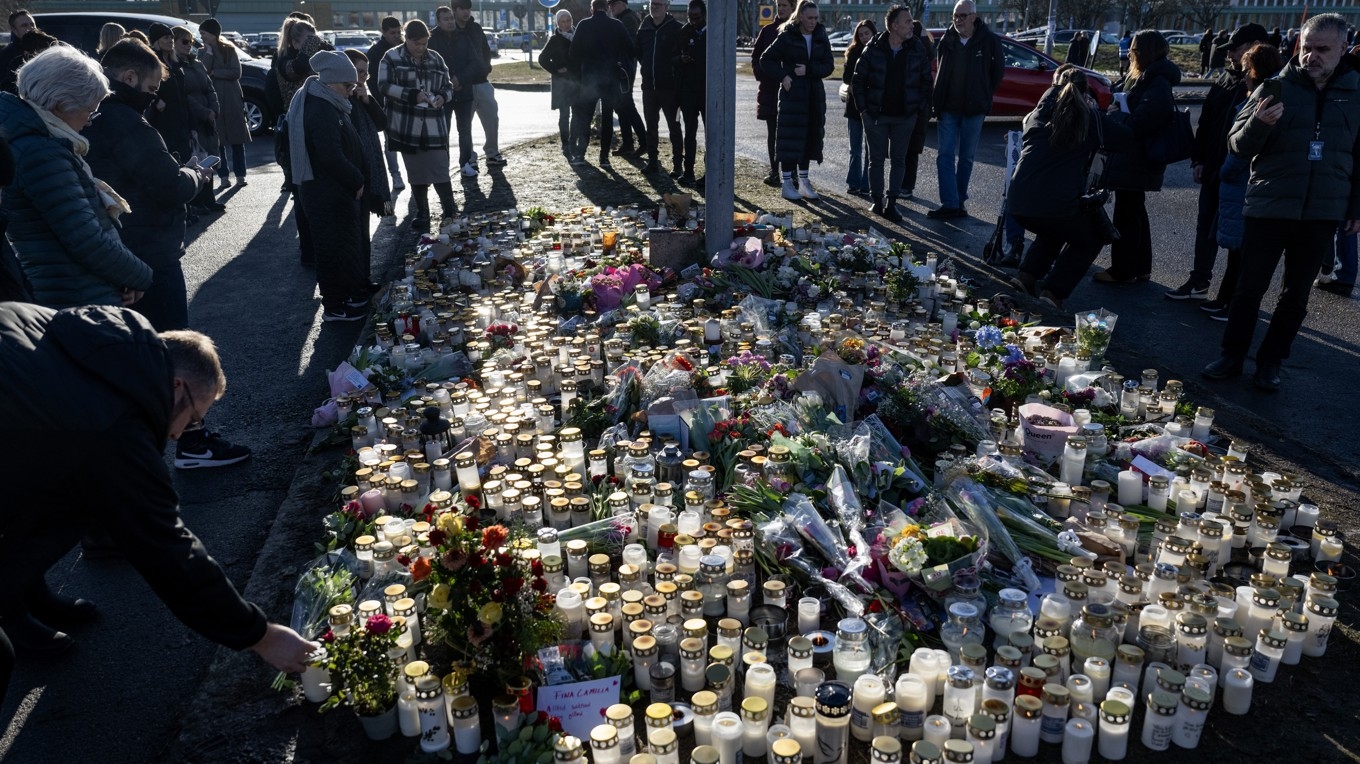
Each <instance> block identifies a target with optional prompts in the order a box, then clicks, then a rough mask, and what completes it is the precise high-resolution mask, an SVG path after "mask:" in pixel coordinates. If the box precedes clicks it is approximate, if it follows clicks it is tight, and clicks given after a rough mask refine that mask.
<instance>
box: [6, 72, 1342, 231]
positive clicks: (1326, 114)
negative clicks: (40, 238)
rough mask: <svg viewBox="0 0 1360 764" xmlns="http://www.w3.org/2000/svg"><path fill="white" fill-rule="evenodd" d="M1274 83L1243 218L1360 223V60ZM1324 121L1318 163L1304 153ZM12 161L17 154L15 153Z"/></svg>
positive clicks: (1252, 135)
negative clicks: (1275, 114)
mask: <svg viewBox="0 0 1360 764" xmlns="http://www.w3.org/2000/svg"><path fill="white" fill-rule="evenodd" d="M1278 79H1279V80H1280V83H1281V93H1280V100H1281V102H1282V103H1283V104H1284V114H1283V116H1281V117H1280V120H1279V121H1278V122H1276V123H1275V124H1274V125H1267V124H1266V123H1264V122H1262V121H1260V120H1258V119H1256V118H1255V114H1256V104H1257V102H1258V101H1260V100H1261V98H1262V97H1263V96H1262V92H1261V88H1257V89H1256V92H1254V93H1252V95H1251V98H1249V99H1248V100H1247V103H1246V105H1245V106H1243V107H1242V111H1240V112H1239V113H1238V115H1237V119H1236V120H1235V121H1234V122H1233V126H1232V130H1231V132H1229V134H1228V150H1229V151H1231V152H1232V153H1234V154H1236V155H1238V156H1240V157H1242V158H1244V159H1250V160H1251V183H1250V185H1249V186H1248V187H1247V202H1246V207H1245V208H1244V210H1243V214H1244V215H1246V216H1247V217H1249V218H1285V219H1289V220H1355V219H1360V59H1357V58H1356V57H1355V56H1351V55H1346V56H1343V57H1342V59H1341V63H1340V64H1338V65H1337V68H1336V72H1335V73H1333V75H1332V79H1331V81H1330V82H1328V83H1327V86H1326V87H1325V88H1323V89H1322V90H1318V89H1317V88H1316V87H1314V85H1313V81H1312V80H1311V79H1309V78H1308V73H1307V71H1306V70H1304V69H1303V68H1302V67H1301V66H1300V65H1299V61H1298V59H1297V58H1295V59H1293V60H1291V61H1290V62H1289V63H1288V64H1286V65H1285V68H1284V71H1282V72H1281V73H1280V74H1279V76H1278ZM1319 115H1321V117H1320V119H1321V123H1322V133H1321V135H1320V136H1318V139H1319V140H1321V141H1322V156H1321V159H1320V161H1309V160H1308V151H1309V146H1310V144H1311V143H1312V141H1313V140H1314V132H1313V131H1314V127H1315V126H1316V123H1317V122H1318V120H1319ZM14 154H15V156H16V157H17V156H18V155H19V152H18V151H17V150H16V151H15V152H14Z"/></svg>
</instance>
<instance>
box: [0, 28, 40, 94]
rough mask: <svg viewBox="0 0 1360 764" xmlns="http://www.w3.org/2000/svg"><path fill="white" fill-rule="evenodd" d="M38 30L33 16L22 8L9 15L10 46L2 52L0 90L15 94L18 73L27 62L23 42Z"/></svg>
mask: <svg viewBox="0 0 1360 764" xmlns="http://www.w3.org/2000/svg"><path fill="white" fill-rule="evenodd" d="M37 28H38V25H37V23H36V22H34V21H33V14H31V13H29V12H28V11H26V10H24V9H22V8H20V9H19V10H16V11H14V12H12V13H10V15H9V44H8V45H6V46H5V49H4V50H0V90H3V91H5V92H6V93H15V92H17V91H16V89H15V83H16V81H17V79H16V73H17V72H18V71H19V67H21V66H23V65H24V62H25V61H26V60H27V59H26V58H25V56H26V54H27V48H25V46H24V44H23V42H24V37H26V36H27V35H28V34H29V33H30V32H33V31H34V30H36V29H37Z"/></svg>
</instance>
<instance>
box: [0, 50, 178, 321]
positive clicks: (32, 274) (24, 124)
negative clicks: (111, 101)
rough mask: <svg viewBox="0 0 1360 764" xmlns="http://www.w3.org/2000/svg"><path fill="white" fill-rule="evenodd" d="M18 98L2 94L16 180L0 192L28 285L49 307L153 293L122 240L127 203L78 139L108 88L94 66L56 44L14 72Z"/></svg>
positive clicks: (0, 115) (131, 299)
mask: <svg viewBox="0 0 1360 764" xmlns="http://www.w3.org/2000/svg"><path fill="white" fill-rule="evenodd" d="M17 86H18V90H19V95H18V96H15V95H13V94H10V93H4V94H0V137H3V138H4V139H5V141H7V142H8V143H9V147H10V151H11V152H12V154H13V156H14V161H15V170H14V181H13V182H12V183H10V185H9V186H8V187H7V188H5V192H4V194H3V195H0V214H3V216H4V217H5V218H6V219H7V220H8V228H7V230H6V232H5V233H6V236H7V237H8V239H9V242H10V244H11V245H12V246H13V247H14V253H15V255H16V256H17V257H18V259H19V263H20V265H21V266H22V267H23V269H24V274H25V275H26V276H27V278H28V280H29V282H31V284H32V288H33V296H34V300H35V301H36V302H37V303H39V304H41V305H47V306H49V307H54V308H66V307H70V306H73V305H90V304H95V305H120V304H121V305H131V304H133V303H135V302H136V301H137V300H139V299H141V296H142V293H144V292H145V291H146V290H147V289H149V288H150V287H151V283H152V273H151V268H150V267H148V266H147V265H146V263H144V262H142V261H141V260H139V259H138V258H137V256H136V255H134V254H133V253H132V252H130V251H129V250H128V248H127V246H126V245H124V244H123V242H122V240H121V239H119V237H118V228H117V226H116V225H115V223H114V215H122V214H125V213H126V212H127V203H126V202H125V201H124V200H123V199H122V198H121V197H119V196H118V195H117V193H116V192H115V191H114V190H113V188H112V187H110V186H109V185H108V184H107V183H105V182H103V181H101V180H99V179H98V178H97V177H96V176H95V175H94V173H93V171H92V170H90V167H89V165H88V164H86V162H85V159H84V156H85V155H86V154H87V153H88V151H89V147H90V142H89V140H88V139H87V138H85V136H83V135H81V131H82V130H84V129H85V128H86V127H87V126H88V125H89V124H90V121H91V119H92V118H93V116H94V114H95V113H96V112H97V111H98V110H99V106H100V102H101V101H103V100H104V98H105V96H107V95H108V94H109V82H108V79H107V78H106V77H105V76H104V73H103V71H101V70H100V67H99V64H98V63H96V62H95V61H94V59H91V58H89V57H88V56H86V55H85V54H83V53H81V52H80V51H78V50H76V49H75V48H71V47H67V46H59V47H56V48H51V49H49V50H47V51H44V52H42V53H40V54H38V56H37V57H35V58H34V59H33V60H32V61H30V62H29V63H28V64H27V65H25V66H24V68H22V69H21V70H20V75H19V81H18V83H17Z"/></svg>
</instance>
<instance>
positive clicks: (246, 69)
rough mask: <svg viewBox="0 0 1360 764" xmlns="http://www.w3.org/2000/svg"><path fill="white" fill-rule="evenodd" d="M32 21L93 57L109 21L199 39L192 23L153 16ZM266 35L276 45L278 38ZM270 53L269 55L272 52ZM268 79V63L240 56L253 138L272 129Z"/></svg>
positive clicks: (64, 16) (55, 16)
mask: <svg viewBox="0 0 1360 764" xmlns="http://www.w3.org/2000/svg"><path fill="white" fill-rule="evenodd" d="M33 20H34V21H36V22H37V24H38V28H39V29H42V30H44V31H46V32H47V33H48V34H50V35H52V36H53V37H56V38H57V39H58V40H61V41H62V42H65V43H67V44H69V45H72V46H75V47H77V48H79V49H81V50H83V51H85V52H86V53H88V54H90V55H92V56H93V55H94V52H95V49H96V48H98V47H99V30H100V29H102V28H103V26H104V25H105V24H106V23H108V22H110V21H113V22H117V23H119V24H122V25H123V28H124V29H140V30H142V31H143V32H145V31H147V30H148V29H150V28H151V25H152V24H155V23H158V22H159V23H161V24H164V25H166V26H169V27H174V26H183V27H187V28H188V29H189V31H191V32H193V34H194V39H199V34H198V24H196V23H195V22H193V21H189V20H188V19H181V18H176V17H174V16H159V15H156V14H153V13H112V12H110V13H103V12H101V13H36V14H34V15H33ZM266 34H267V35H268V36H270V37H272V38H274V40H275V42H277V40H278V35H277V34H275V33H273V32H268V33H266ZM264 36H265V35H261V37H264ZM270 53H271V55H272V53H273V49H272V48H271V49H270ZM268 77H269V61H268V60H261V59H258V58H252V57H250V54H244V55H242V56H241V94H242V95H243V96H244V100H245V106H244V110H245V116H246V124H247V125H249V126H250V132H252V133H256V134H259V133H264V132H267V131H268V130H269V129H270V128H271V127H273V125H274V114H273V112H271V111H270V109H269V105H268V101H266V100H265V97H264V84H265V81H266V78H268Z"/></svg>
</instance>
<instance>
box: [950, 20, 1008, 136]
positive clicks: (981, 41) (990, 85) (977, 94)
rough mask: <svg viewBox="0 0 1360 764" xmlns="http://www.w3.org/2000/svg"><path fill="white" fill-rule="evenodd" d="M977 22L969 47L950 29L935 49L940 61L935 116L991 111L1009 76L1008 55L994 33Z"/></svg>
mask: <svg viewBox="0 0 1360 764" xmlns="http://www.w3.org/2000/svg"><path fill="white" fill-rule="evenodd" d="M976 23H977V26H975V27H974V28H973V36H972V37H970V38H968V44H967V45H964V44H963V40H962V38H960V37H959V31H958V30H957V29H955V28H954V27H953V26H950V27H949V28H948V29H946V30H945V33H944V36H943V37H942V38H940V42H939V44H938V45H936V46H935V55H936V57H937V58H939V61H940V65H939V71H938V72H937V73H936V75H935V113H936V114H940V113H943V112H949V113H951V114H961V115H963V116H965V117H973V116H977V115H978V114H986V113H987V112H989V111H991V110H992V96H993V95H995V94H996V89H997V88H999V87H1001V78H1002V77H1003V76H1005V74H1006V54H1005V51H1003V50H1002V48H1001V40H1000V39H999V38H998V37H997V36H996V35H995V34H993V33H992V30H991V29H989V28H988V27H987V25H986V24H984V23H982V21H981V20H979V21H977V22H976Z"/></svg>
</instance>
